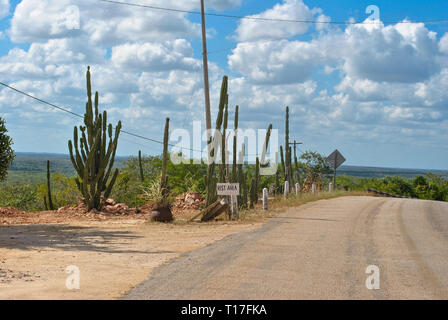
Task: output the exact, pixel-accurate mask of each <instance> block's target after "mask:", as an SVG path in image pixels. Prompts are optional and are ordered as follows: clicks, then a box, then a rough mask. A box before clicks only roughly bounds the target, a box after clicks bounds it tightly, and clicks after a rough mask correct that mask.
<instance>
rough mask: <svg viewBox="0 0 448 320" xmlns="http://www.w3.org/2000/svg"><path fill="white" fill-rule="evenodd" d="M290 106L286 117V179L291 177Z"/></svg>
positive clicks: (287, 108)
mask: <svg viewBox="0 0 448 320" xmlns="http://www.w3.org/2000/svg"><path fill="white" fill-rule="evenodd" d="M289 153H290V152H289V107H286V117H285V165H286V167H285V181H289V183H291V181H290V179H291V177H290V167H291V163H290V162H289V161H290V159H291V158H290V154H289Z"/></svg>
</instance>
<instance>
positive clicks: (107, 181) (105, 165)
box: [68, 67, 121, 210]
mask: <svg viewBox="0 0 448 320" xmlns="http://www.w3.org/2000/svg"><path fill="white" fill-rule="evenodd" d="M86 77H87V103H86V112H85V114H84V125H83V126H79V132H78V127H75V128H74V131H73V142H72V140H70V141H69V142H68V149H69V152H70V159H71V161H72V164H73V167H74V168H75V170H76V173H77V174H78V177H77V178H76V179H75V181H76V185H77V187H78V189H79V191H80V192H81V194H82V195H83V197H84V202H85V204H86V205H87V207H88V209H89V210H92V209H97V210H101V208H102V206H103V201H101V199H102V197H101V196H103V197H104V198H105V199H107V198H108V197H109V195H110V193H111V191H112V187H113V186H114V183H115V180H116V179H117V176H118V172H119V171H118V169H115V170H114V171H113V165H114V160H115V153H116V151H117V145H118V137H119V135H120V130H121V121H119V122H118V124H117V126H116V127H115V130H113V128H112V124H109V125H108V124H107V113H106V111H104V112H103V113H102V114H101V113H100V112H99V110H98V92H95V98H94V101H92V90H91V82H90V67H88V68H87V76H86ZM114 131H115V132H114Z"/></svg>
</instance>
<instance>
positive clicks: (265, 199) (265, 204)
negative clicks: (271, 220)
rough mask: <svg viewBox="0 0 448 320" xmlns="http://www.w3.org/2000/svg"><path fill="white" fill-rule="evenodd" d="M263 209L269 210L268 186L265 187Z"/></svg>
mask: <svg viewBox="0 0 448 320" xmlns="http://www.w3.org/2000/svg"><path fill="white" fill-rule="evenodd" d="M263 210H268V188H264V189H263Z"/></svg>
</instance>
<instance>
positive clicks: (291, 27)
mask: <svg viewBox="0 0 448 320" xmlns="http://www.w3.org/2000/svg"><path fill="white" fill-rule="evenodd" d="M249 17H256V18H266V19H284V20H313V13H312V11H311V10H310V9H309V8H308V7H307V6H306V5H305V4H304V3H303V1H302V0H284V1H283V3H281V4H276V5H275V6H274V7H273V8H272V9H268V10H266V11H264V12H262V13H260V14H256V15H251V16H249ZM308 27H309V25H308V24H306V23H289V22H263V24H261V22H260V21H256V20H249V19H242V20H241V21H240V23H239V25H238V28H237V29H236V34H237V35H236V38H237V40H238V41H256V40H267V39H282V38H285V37H291V36H294V35H298V34H304V33H305V32H306V31H308Z"/></svg>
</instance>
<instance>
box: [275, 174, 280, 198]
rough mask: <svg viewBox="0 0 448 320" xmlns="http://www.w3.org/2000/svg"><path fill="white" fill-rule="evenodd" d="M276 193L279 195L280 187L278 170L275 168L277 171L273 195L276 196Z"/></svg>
mask: <svg viewBox="0 0 448 320" xmlns="http://www.w3.org/2000/svg"><path fill="white" fill-rule="evenodd" d="M278 193H281V187H280V181H279V177H278V168H277V171H276V172H275V194H276V195H277V194H278Z"/></svg>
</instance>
